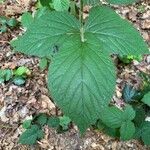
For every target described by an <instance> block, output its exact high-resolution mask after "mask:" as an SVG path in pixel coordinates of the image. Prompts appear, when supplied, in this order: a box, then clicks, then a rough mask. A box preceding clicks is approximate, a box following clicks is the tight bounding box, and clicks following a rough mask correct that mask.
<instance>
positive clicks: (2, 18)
mask: <svg viewBox="0 0 150 150" xmlns="http://www.w3.org/2000/svg"><path fill="white" fill-rule="evenodd" d="M7 20H8V18H7V17H5V16H0V24H1V25H6V23H7Z"/></svg>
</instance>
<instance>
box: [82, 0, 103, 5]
mask: <svg viewBox="0 0 150 150" xmlns="http://www.w3.org/2000/svg"><path fill="white" fill-rule="evenodd" d="M83 3H84V5H92V6H93V5H98V4H99V3H100V1H99V0H83Z"/></svg>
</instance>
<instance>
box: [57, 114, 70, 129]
mask: <svg viewBox="0 0 150 150" xmlns="http://www.w3.org/2000/svg"><path fill="white" fill-rule="evenodd" d="M70 122H71V119H70V118H69V117H67V116H63V117H59V125H60V126H61V127H62V128H63V130H67V129H68V125H69V124H70Z"/></svg>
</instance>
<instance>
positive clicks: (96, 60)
mask: <svg viewBox="0 0 150 150" xmlns="http://www.w3.org/2000/svg"><path fill="white" fill-rule="evenodd" d="M13 46H14V47H15V48H16V50H17V51H19V52H23V53H25V54H29V55H35V56H39V57H48V56H51V55H52V56H53V58H54V59H52V63H51V66H50V68H49V75H48V86H49V89H50V93H51V94H52V97H53V98H54V101H55V102H56V103H57V104H58V105H59V106H60V108H62V110H63V111H64V113H65V115H67V116H69V117H70V118H71V120H73V121H74V122H75V123H76V124H77V125H78V126H79V128H80V130H81V131H84V130H85V129H86V128H87V127H88V126H89V125H90V124H92V123H94V122H95V121H96V120H97V119H98V118H99V116H100V115H99V114H100V112H101V110H102V109H103V107H105V106H107V105H108V103H109V102H110V100H111V97H112V95H113V93H114V89H115V67H114V64H113V63H112V60H111V58H110V54H112V53H119V54H123V55H128V54H144V53H146V52H147V53H148V49H147V46H146V44H145V43H144V41H143V39H142V38H141V37H140V35H139V33H138V32H137V31H136V29H134V28H133V27H132V26H131V24H130V23H128V22H126V21H125V20H123V19H121V18H120V17H119V16H118V15H117V14H116V13H115V12H114V11H113V10H112V9H110V8H108V7H105V6H99V7H95V8H92V10H91V12H90V16H89V19H88V21H87V22H86V24H85V25H84V27H82V28H81V25H80V23H79V22H78V20H77V19H76V18H75V17H73V16H71V15H70V14H68V13H64V12H51V13H48V12H47V13H46V14H45V15H43V16H42V17H39V18H36V17H35V19H34V21H33V23H32V26H31V27H29V28H28V30H27V32H26V33H25V34H24V35H23V36H22V37H20V38H19V39H18V40H17V41H15V42H13ZM54 53H56V55H54ZM116 115H117V114H116Z"/></svg>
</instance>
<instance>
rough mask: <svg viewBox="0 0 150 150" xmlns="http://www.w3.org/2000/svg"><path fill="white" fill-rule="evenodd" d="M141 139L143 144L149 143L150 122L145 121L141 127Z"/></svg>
mask: <svg viewBox="0 0 150 150" xmlns="http://www.w3.org/2000/svg"><path fill="white" fill-rule="evenodd" d="M141 136H142V140H143V142H144V144H145V145H150V122H148V121H145V122H144V123H143V127H142V135H141Z"/></svg>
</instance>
